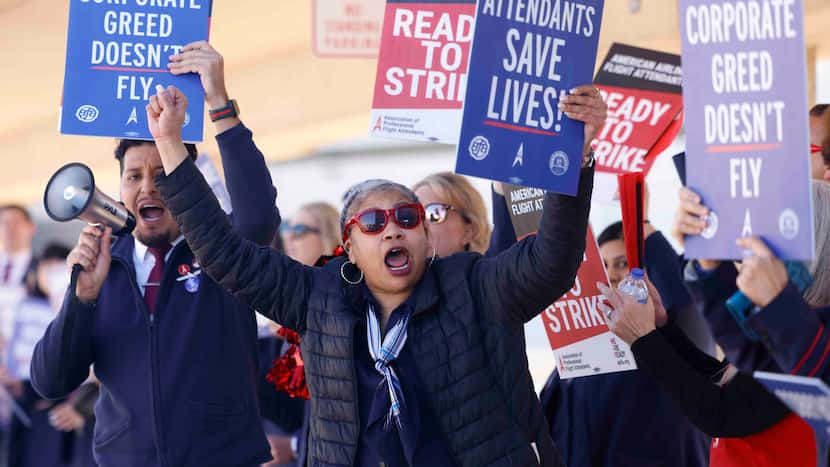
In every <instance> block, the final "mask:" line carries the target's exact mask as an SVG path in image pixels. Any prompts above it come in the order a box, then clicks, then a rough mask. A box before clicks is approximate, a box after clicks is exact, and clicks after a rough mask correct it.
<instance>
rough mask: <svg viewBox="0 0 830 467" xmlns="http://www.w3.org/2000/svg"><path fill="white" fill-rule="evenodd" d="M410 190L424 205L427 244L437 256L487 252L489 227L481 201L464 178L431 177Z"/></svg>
mask: <svg viewBox="0 0 830 467" xmlns="http://www.w3.org/2000/svg"><path fill="white" fill-rule="evenodd" d="M412 191H414V192H415V194H416V195H417V196H418V199H419V200H421V203H423V205H424V211H425V212H426V221H427V224H428V225H429V231H430V241H431V242H432V246H433V248H435V253H436V254H437V255H438V256H439V257H442V258H443V257H446V256H450V255H453V254H455V253H459V252H462V251H475V252H477V253H482V254H483V253H484V252H485V251H486V250H487V246H488V244H489V242H490V225H489V223H488V221H487V210H486V208H485V207H484V200H483V199H482V198H481V195H480V194H479V192H478V190H476V189H475V188H474V187H473V185H472V184H471V183H470V182H469V181H468V180H467V179H466V178H465V177H464V176H462V175H457V174H454V173H452V172H439V173H436V174H432V175H430V176H428V177H426V178H424V179H423V180H421V181H419V182H418V183H416V184H415V185H413V187H412Z"/></svg>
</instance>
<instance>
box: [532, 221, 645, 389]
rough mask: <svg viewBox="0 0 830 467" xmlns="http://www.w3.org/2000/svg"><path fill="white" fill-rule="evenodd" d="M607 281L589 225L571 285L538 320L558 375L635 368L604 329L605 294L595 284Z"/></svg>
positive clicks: (621, 345)
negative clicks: (583, 254)
mask: <svg viewBox="0 0 830 467" xmlns="http://www.w3.org/2000/svg"><path fill="white" fill-rule="evenodd" d="M597 282H602V283H605V284H607V283H608V275H607V274H606V272H605V267H604V266H603V264H602V258H601V257H600V255H599V247H598V246H597V242H596V240H595V239H594V233H593V231H592V229H591V228H590V227H589V228H588V234H587V239H586V244H585V256H584V257H583V261H582V266H581V267H580V268H579V272H578V273H577V277H576V281H575V282H574V286H573V288H572V289H571V290H570V291H568V293H566V294H565V295H564V296H563V297H562V298H560V299H559V300H557V301H556V302H554V303H553V304H552V305H551V306H549V307H548V308H547V309H545V311H544V312H543V313H542V322H543V323H544V325H545V332H546V333H547V335H548V339H549V340H550V346H551V348H552V349H553V353H554V355H555V358H556V369H557V371H559V377H560V378H562V379H568V378H576V377H580V376H591V375H600V374H604V373H616V372H618V371H627V370H636V369H637V364H636V363H635V361H634V354H632V353H631V349H630V348H629V347H628V345H627V344H626V343H625V342H623V340H622V339H620V338H619V337H617V336H615V335H614V334H612V333H611V331H609V330H608V325H607V324H605V316H604V315H603V313H602V311H601V310H600V308H599V306H598V305H599V304H600V302H602V301H604V300H605V297H604V296H603V295H602V293H600V291H599V289H598V288H597V286H596V283H597Z"/></svg>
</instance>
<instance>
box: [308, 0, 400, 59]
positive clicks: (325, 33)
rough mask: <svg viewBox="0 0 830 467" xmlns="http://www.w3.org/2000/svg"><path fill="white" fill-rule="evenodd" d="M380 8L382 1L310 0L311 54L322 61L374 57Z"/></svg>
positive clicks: (381, 12) (379, 23) (379, 25)
mask: <svg viewBox="0 0 830 467" xmlns="http://www.w3.org/2000/svg"><path fill="white" fill-rule="evenodd" d="M383 6H384V2H383V0H313V1H312V7H311V8H312V13H311V16H312V34H311V38H312V48H313V49H314V54H315V55H317V56H318V57H324V58H361V57H365V58H372V57H377V55H378V48H379V47H380V29H381V23H382V22H383V10H384V8H383Z"/></svg>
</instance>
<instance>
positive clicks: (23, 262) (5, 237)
mask: <svg viewBox="0 0 830 467" xmlns="http://www.w3.org/2000/svg"><path fill="white" fill-rule="evenodd" d="M34 236H35V224H34V222H32V217H31V216H30V215H29V212H28V211H27V210H26V208H24V207H23V206H20V205H17V204H7V205H5V206H0V286H5V287H8V286H22V285H23V279H24V277H25V276H26V271H27V270H28V269H29V266H30V264H31V262H32V238H34Z"/></svg>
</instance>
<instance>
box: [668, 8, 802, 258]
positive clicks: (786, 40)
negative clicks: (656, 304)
mask: <svg viewBox="0 0 830 467" xmlns="http://www.w3.org/2000/svg"><path fill="white" fill-rule="evenodd" d="M803 14H804V9H803V3H802V1H801V0H790V1H786V2H775V1H770V0H743V1H737V0H681V2H680V15H681V18H680V25H681V38H682V42H683V67H684V69H685V70H686V71H687V73H684V75H683V99H684V108H685V113H686V172H687V174H686V175H687V181H688V186H689V188H691V189H692V190H694V191H695V192H697V193H698V194H700V196H701V198H702V200H703V203H704V204H706V205H707V206H708V207H709V208H710V209H711V210H712V214H711V215H710V216H709V218H708V220H709V224H708V227H707V229H706V230H705V231H704V232H703V234H702V235H700V236H694V237H689V238H688V239H687V240H686V256H687V257H689V258H717V259H740V258H742V257H743V256H744V252H743V251H741V250H740V249H739V248H738V246H737V245H736V244H735V239H737V238H740V237H745V236H748V235H759V236H762V237H763V238H764V239H765V240H766V241H767V242H768V243H769V244H770V246H771V247H772V249H773V250H774V251H775V253H776V254H777V255H778V256H779V257H781V258H782V259H792V260H809V259H811V258H812V257H813V218H812V214H811V190H810V183H809V178H810V165H809V164H810V161H809V157H808V155H809V146H808V144H809V136H808V126H807V80H806V70H807V66H806V58H805V53H806V52H805V47H804V34H803V30H804V17H803Z"/></svg>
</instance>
